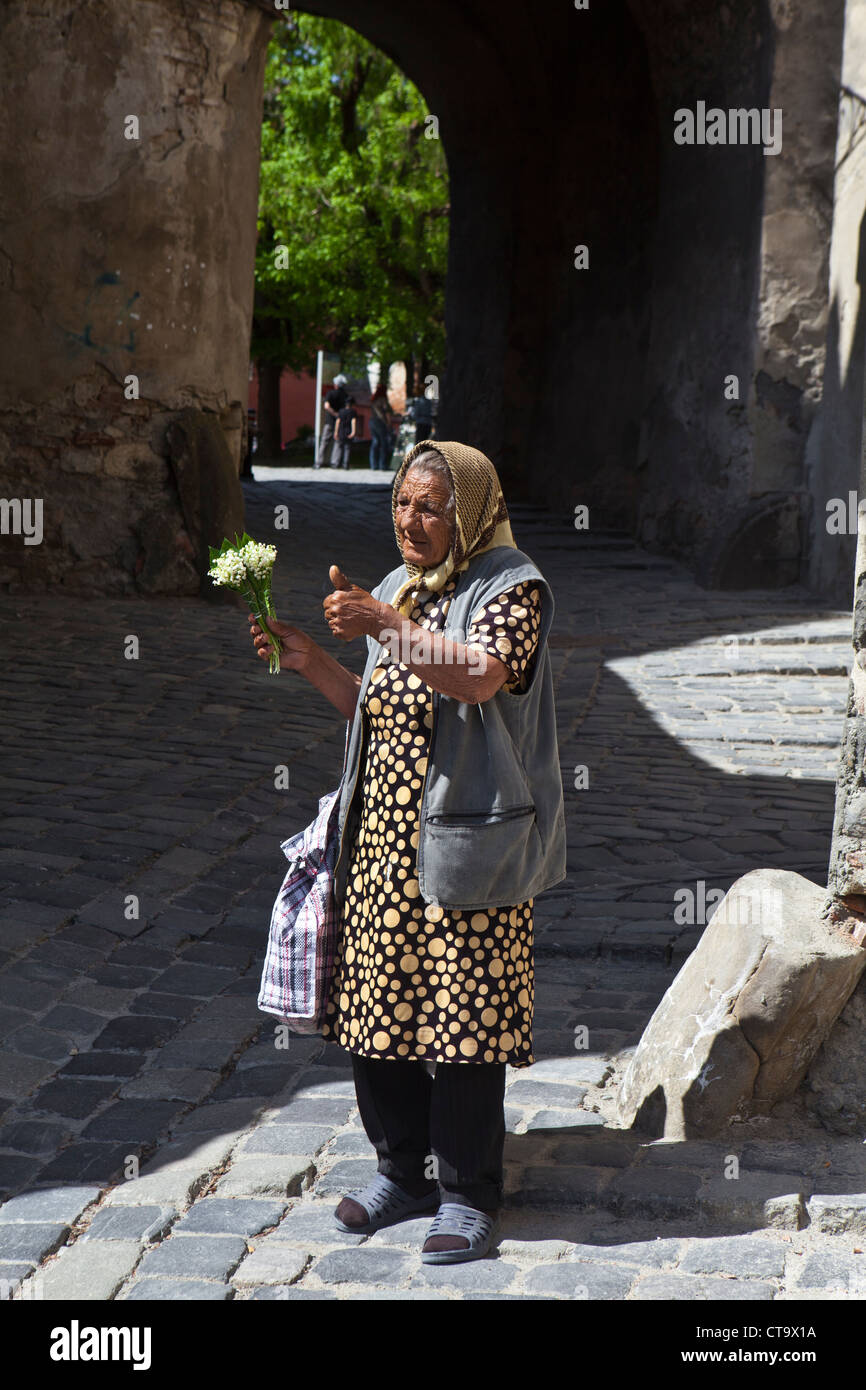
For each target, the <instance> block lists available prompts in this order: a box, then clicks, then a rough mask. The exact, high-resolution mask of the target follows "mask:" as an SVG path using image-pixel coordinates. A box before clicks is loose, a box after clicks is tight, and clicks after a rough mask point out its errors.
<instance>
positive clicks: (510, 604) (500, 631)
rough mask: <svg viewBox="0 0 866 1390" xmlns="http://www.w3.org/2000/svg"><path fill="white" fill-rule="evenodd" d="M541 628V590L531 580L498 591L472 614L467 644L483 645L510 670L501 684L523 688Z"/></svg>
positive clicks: (529, 673)
mask: <svg viewBox="0 0 866 1390" xmlns="http://www.w3.org/2000/svg"><path fill="white" fill-rule="evenodd" d="M540 628H541V592H540V590H539V588H538V585H537V584H535V583H533V582H532V581H531V580H528V581H526V582H525V583H523V584H516V585H514V587H513V588H510V589H506V590H504V591H503V593H501V594H497V595H496V598H495V599H492V600H489V601H488V602H487V603H486V604H485V605H484V607H483V608H479V609H478V610H477V612H476V613H474V614H473V616H472V621H471V623H470V625H469V631H468V632H467V634H466V642H467V644H470V643H471V644H472V645H473V646H476V647H483V648H484V650H485V651H486V652H489V654H490V655H491V656H495V657H498V659H499V660H500V661H504V662H505V665H506V666H507V667H508V669H509V671H510V672H511V675H510V678H509V679H508V680H507V681H506V682H505V684H504V686H503V687H502V688H503V690H508V691H511V692H512V693H513V692H516V691H519V690H523V689H525V687H526V686H527V685H528V683H529V678H530V676H531V675H532V670H533V666H534V664H535V661H534V658H535V653H536V649H537V647H538V633H539V630H540Z"/></svg>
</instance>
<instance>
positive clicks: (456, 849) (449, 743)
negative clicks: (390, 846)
mask: <svg viewBox="0 0 866 1390" xmlns="http://www.w3.org/2000/svg"><path fill="white" fill-rule="evenodd" d="M405 578H406V570H405V568H404V566H403V565H400V566H399V567H398V568H397V569H394V570H392V571H391V573H390V574H388V575H386V576H385V578H384V579H383V580H382V582H381V583H380V584H378V585H377V586H376V588H375V589H374V590H373V597H374V598H377V599H381V600H382V601H383V602H384V603H388V602H390V599H391V597H392V595H393V594H394V593H395V592H396V590H397V587H398V585H399V584H400V583H401V582H402V581H403V580H404V579H405ZM530 579H532V580H534V581H535V582H536V583H537V584H538V585H539V588H540V590H541V597H542V620H541V628H540V631H539V639H538V649H537V652H536V656H535V665H534V667H533V674H532V679H531V680H530V683H529V688H528V689H527V690H526V691H524V692H519V693H514V694H512V693H509V692H507V691H505V690H502V689H500V690H498V691H497V692H496V694H495V695H494V696H492V698H491V699H489V700H485V701H484V702H483V703H482V704H477V705H476V704H469V703H466V702H465V701H460V700H455V699H452V698H451V697H450V696H447V695H441V694H440V693H439V692H438V691H434V692H433V730H432V734H431V740H430V751H429V755H428V760H427V776H426V779H425V783H424V787H423V790H422V794H421V816H420V834H419V841H418V858H417V874H418V883H419V886H420V889H421V896H422V898H424V899H425V901H426V902H428V903H436V904H438V905H439V906H441V907H444V908H474V909H482V908H488V907H490V908H492V907H504V906H510V905H512V904H517V903H521V902H525V901H526V900H527V899H528V898H534V897H536V896H537V895H538V894H539V893H541V892H543V891H544V889H545V888H552V887H553V886H554V884H557V883H561V882H562V880H563V878H564V877H565V855H566V850H565V810H564V805H563V793H562V774H561V771H560V766H559V750H558V745H557V737H556V712H555V707H554V699H553V678H552V673H551V665H550V655H549V653H548V650H547V636H548V633H549V631H550V626H551V623H552V621H553V611H554V604H553V595H552V594H551V591H550V587H549V585H548V584H547V581H546V580H545V579H544V576H543V575H542V574H541V573H540V571H539V570H538V569H537V567H536V566H535V564H534V563H533V561H532V560H530V558H529V556H528V555H524V554H523V552H522V551H520V550H514V549H512V547H511V546H497V547H496V548H495V549H493V550H488V551H485V552H484V553H482V554H481V555H479V556H477V557H476V558H475V559H474V560H472V561H470V563H469V568H468V569H467V570H465V571H463V573H462V574H461V575H460V576H459V578H458V582H457V587H456V589H455V591H454V594H453V596H452V599H451V605H450V607H449V609H448V613H447V615H446V619H445V626H444V628H443V632H444V634H445V635H446V636H449V637H452V638H453V640H455V641H459V642H465V640H466V631H467V629H468V627H469V625H470V622H471V619H472V615H473V613H475V612H476V611H477V610H478V609H479V608H481V607H483V606H484V604H485V603H486V602H489V601H491V600H493V599H494V598H495V597H496V595H497V594H500V593H502V591H503V590H504V589H507V588H510V587H512V586H513V585H515V584H519V583H522V582H523V581H525V580H530ZM367 646H368V657H367V664H366V667H365V669H364V673H363V676H362V678H361V687H360V690H359V693H358V705H357V706H356V709H355V715H354V718H353V720H352V722H351V728H350V731H349V738H348V743H347V747H346V756H345V760H344V768H343V783H342V787H341V795H340V811H339V821H338V824H339V833H340V848H339V853H338V859H337V867H336V873H335V895H336V902H337V904H338V906H339V907H340V908H342V902H343V897H344V894H345V887H346V877H347V871H348V861H349V857H350V843H351V837H352V834H353V833H354V830H355V827H356V825H357V822H358V818H359V814H360V806H359V802H360V777H359V773H360V772H361V771H362V769H361V758H362V751H363V750H362V743H363V727H362V725H363V716H362V713H361V701H362V700H363V698H364V695H365V693H366V690H367V686H368V685H369V683H370V677H371V675H372V673H373V671H374V670H375V668H376V667H377V666H378V665H382V664H386V663H387V662H388V661H389V660H390V659H391V658H390V654H389V652H388V649H387V647H385V646H383V645H380V643H379V642H377V641H376V640H375V639H373V638H372V637H368V638H367ZM356 789H357V791H358V795H357V796H355V795H354V793H355V791H356Z"/></svg>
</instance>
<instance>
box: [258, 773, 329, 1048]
mask: <svg viewBox="0 0 866 1390" xmlns="http://www.w3.org/2000/svg"><path fill="white" fill-rule="evenodd" d="M339 809H340V789H339V787H338V788H337V790H336V791H334V792H329V793H328V795H327V796H323V797H322V798H321V799H320V801H319V814H318V815H317V816H316V819H315V820H314V821H313V823H312V825H308V826H307V828H306V830H304V831H302V832H301V834H300V835H295V836H293V838H292V839H291V840H284V841H283V843H282V845H281V846H280V848H281V849H282V851H283V853H284V854H285V856H286V858H287V859H288V860H289V868H288V872H287V873H286V877H285V878H284V880H283V886H282V888H281V889H280V891H279V893H278V894H277V899H276V902H275V903H274V907H273V911H272V913H271V926H270V931H269V932H268V945H267V950H266V952H265V963H264V968H263V970H262V982H261V987H260V989H259V998H258V1006H259V1008H260V1009H261V1011H262V1012H263V1013H266V1014H276V1016H277V1018H281V1019H282V1020H283V1021H284V1022H285V1023H287V1024H288V1025H289V1027H290V1028H291V1029H292V1031H293V1032H295V1033H318V1032H320V1031H321V1025H322V1020H323V1017H324V1011H325V1005H326V1004H327V1001H328V994H329V992H330V987H331V981H332V979H333V973H334V957H335V954H336V949H337V937H338V931H339V921H338V914H337V910H336V905H335V903H334V866H335V862H336V858H337V842H338V835H337V820H338V815H339Z"/></svg>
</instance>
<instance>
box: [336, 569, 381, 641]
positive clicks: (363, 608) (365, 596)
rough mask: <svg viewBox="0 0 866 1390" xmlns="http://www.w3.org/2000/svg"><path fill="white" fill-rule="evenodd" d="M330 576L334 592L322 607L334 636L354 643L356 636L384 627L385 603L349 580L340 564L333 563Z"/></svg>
mask: <svg viewBox="0 0 866 1390" xmlns="http://www.w3.org/2000/svg"><path fill="white" fill-rule="evenodd" d="M329 578H330V580H331V583H332V584H333V586H334V592H333V593H332V594H329V595H328V597H327V598H326V599H324V600H323V602H322V607H323V608H324V610H325V618H326V619H327V623H328V627H329V628H330V629H331V631H332V632H333V634H334V636H335V637H339V638H340V639H341V640H342V641H343V642H351V640H352V638H353V637H365V636H371V637H372V636H374V635H375V634H376V633H378V632H379V631H380V629H381V628H382V626H383V619H384V613H383V609H384V608H385V606H386V605H385V604H382V603H380V602H379V600H378V599H375V598H373V595H372V594H369V593H368V592H367V590H366V589H361V588H359V586H358V585H357V584H353V583H352V582H351V581H350V580H348V579H347V578H346V576H345V575H344V574H343V571H342V570H341V569H340V567H339V565H332V566H331V568H330V571H329Z"/></svg>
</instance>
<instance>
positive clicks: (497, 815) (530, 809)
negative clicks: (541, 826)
mask: <svg viewBox="0 0 866 1390" xmlns="http://www.w3.org/2000/svg"><path fill="white" fill-rule="evenodd" d="M534 815H535V807H534V806H532V805H529V806H512V807H510V808H509V809H508V810H507V811H455V812H450V813H448V814H444V815H443V814H441V813H436V814H434V815H432V816H428V817H427V824H428V825H443V826H444V825H466V826H471V825H501V824H502V822H503V821H514V820H522V819H523V818H524V817H526V816H534Z"/></svg>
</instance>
